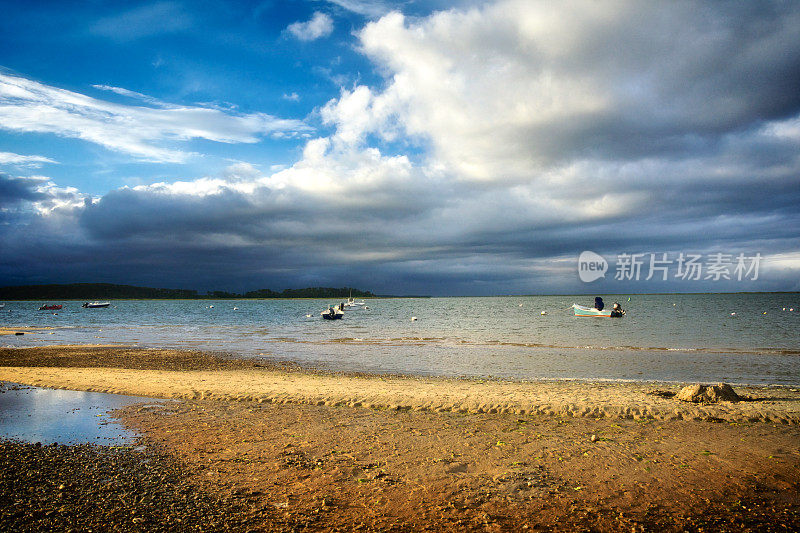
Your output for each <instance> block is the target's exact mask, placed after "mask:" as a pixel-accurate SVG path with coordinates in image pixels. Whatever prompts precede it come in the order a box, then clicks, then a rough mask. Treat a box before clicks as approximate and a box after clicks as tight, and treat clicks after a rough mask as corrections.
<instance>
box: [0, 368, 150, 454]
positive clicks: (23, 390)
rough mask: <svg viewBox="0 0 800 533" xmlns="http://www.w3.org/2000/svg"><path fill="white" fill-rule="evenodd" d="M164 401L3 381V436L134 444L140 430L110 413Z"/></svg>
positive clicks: (0, 398) (0, 434) (0, 426)
mask: <svg viewBox="0 0 800 533" xmlns="http://www.w3.org/2000/svg"><path fill="white" fill-rule="evenodd" d="M161 401H163V400H154V399H152V398H144V397H141V396H122V395H118V394H105V393H101V392H81V391H71V390H60V389H43V388H39V387H30V386H27V385H18V384H16V383H10V382H7V381H0V438H2V439H16V440H21V441H26V442H41V443H42V444H53V443H59V444H84V443H92V444H104V445H119V444H132V443H133V442H134V441H135V439H136V436H137V433H135V432H134V431H130V430H128V429H125V427H123V426H122V425H120V424H119V423H117V422H116V421H115V420H114V419H112V418H111V416H110V415H109V412H110V411H113V410H114V409H119V408H121V407H124V406H126V405H130V404H134V403H153V402H161Z"/></svg>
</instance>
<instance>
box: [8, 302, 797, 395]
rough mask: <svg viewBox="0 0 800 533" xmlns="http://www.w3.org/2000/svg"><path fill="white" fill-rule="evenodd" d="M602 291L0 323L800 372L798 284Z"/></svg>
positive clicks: (410, 369)
mask: <svg viewBox="0 0 800 533" xmlns="http://www.w3.org/2000/svg"><path fill="white" fill-rule="evenodd" d="M604 299H605V301H606V304H607V305H609V306H610V305H611V304H612V303H613V302H614V301H615V300H616V301H619V302H620V303H621V304H622V305H623V306H624V307H625V308H626V310H627V311H628V314H627V316H626V317H624V318H621V319H596V318H576V317H574V316H572V311H571V309H569V307H570V306H571V304H572V303H580V304H585V305H591V304H592V302H593V300H594V299H593V297H590V296H531V297H498V298H430V299H427V298H426V299H377V300H369V301H368V302H367V303H368V306H369V309H367V310H353V311H349V312H347V313H346V314H345V318H344V319H343V320H341V321H338V320H337V321H327V320H322V319H321V318H320V316H319V313H320V311H321V310H323V309H325V308H326V307H327V306H328V305H329V304H334V303H336V301H334V300H238V301H231V300H225V301H210V300H119V301H115V302H112V307H110V308H107V309H82V308H81V307H80V304H81V302H75V301H65V302H58V303H63V304H64V308H63V309H62V310H61V311H58V312H57V314H54V313H53V312H45V311H37V308H38V307H39V305H40V304H41V302H6V307H5V309H2V310H0V325H3V326H38V327H48V328H53V329H49V330H45V331H41V332H39V333H36V334H26V335H24V336H20V337H16V336H6V337H2V338H0V343H2V344H4V345H8V346H36V345H43V344H64V343H94V344H103V343H122V344H131V345H137V346H143V347H176V348H199V349H204V350H211V351H222V352H230V353H235V354H239V355H240V356H242V357H266V358H269V359H273V360H293V361H298V362H301V363H305V364H310V365H315V366H318V367H321V368H325V369H328V370H344V371H365V372H383V373H404V374H422V375H441V376H481V377H485V376H493V377H502V378H514V379H530V380H535V379H591V380H595V379H603V380H637V381H638V380H655V381H680V382H685V381H725V382H729V383H738V384H744V383H747V384H778V385H790V386H798V385H800V334H798V331H800V328H798V326H800V294H797V293H795V294H712V295H643V296H636V295H635V296H631V301H627V297H621V296H620V297H612V296H606V297H604ZM211 306H213V308H212V307H211ZM784 307H785V308H786V311H784V310H783V308H784ZM234 308H237V309H234ZM790 308H794V311H793V312H790V311H789V309H790ZM541 311H546V312H547V314H546V315H541V314H540V313H541ZM764 312H766V314H764ZM731 313H736V314H735V315H733V316H732V315H731ZM307 314H310V315H311V317H306V315H307ZM411 317H417V320H415V321H412V320H411Z"/></svg>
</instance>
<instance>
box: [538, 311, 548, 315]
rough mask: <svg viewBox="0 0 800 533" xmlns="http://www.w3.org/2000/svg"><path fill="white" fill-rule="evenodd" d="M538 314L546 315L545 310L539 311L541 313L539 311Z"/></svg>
mask: <svg viewBox="0 0 800 533" xmlns="http://www.w3.org/2000/svg"><path fill="white" fill-rule="evenodd" d="M539 314H540V315H546V314H547V311H542V312H541V313H539Z"/></svg>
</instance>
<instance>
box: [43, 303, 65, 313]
mask: <svg viewBox="0 0 800 533" xmlns="http://www.w3.org/2000/svg"><path fill="white" fill-rule="evenodd" d="M62 307H64V306H63V305H61V304H58V305H43V306H41V307H40V308H39V311H58V310H59V309H61V308H62Z"/></svg>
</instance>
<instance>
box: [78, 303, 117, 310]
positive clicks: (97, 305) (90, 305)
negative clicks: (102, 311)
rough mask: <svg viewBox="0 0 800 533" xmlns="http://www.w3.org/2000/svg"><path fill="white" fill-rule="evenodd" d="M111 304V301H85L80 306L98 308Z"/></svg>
mask: <svg viewBox="0 0 800 533" xmlns="http://www.w3.org/2000/svg"><path fill="white" fill-rule="evenodd" d="M109 305H111V302H86V303H85V304H83V305H82V306H81V307H84V308H86V309H98V308H100V307H108V306H109Z"/></svg>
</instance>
